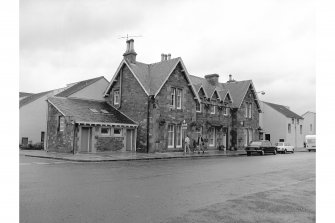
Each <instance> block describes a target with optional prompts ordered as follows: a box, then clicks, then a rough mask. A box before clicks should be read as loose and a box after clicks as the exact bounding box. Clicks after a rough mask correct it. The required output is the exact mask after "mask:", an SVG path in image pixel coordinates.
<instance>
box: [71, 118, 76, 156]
mask: <svg viewBox="0 0 335 223" xmlns="http://www.w3.org/2000/svg"><path fill="white" fill-rule="evenodd" d="M75 139H76V122H75V121H73V142H72V151H73V155H74V154H75V151H74V144H75Z"/></svg>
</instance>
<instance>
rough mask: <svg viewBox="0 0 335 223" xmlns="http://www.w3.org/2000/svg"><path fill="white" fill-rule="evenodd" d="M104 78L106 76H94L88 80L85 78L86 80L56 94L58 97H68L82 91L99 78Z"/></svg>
mask: <svg viewBox="0 0 335 223" xmlns="http://www.w3.org/2000/svg"><path fill="white" fill-rule="evenodd" d="M102 78H104V76H101V77H96V78H92V79H88V80H84V81H80V82H78V83H76V84H74V85H73V86H71V87H69V88H67V89H66V90H64V91H62V92H60V93H58V94H56V95H55V96H57V97H68V96H70V95H72V94H74V93H76V92H78V91H80V90H81V89H83V88H85V87H87V86H89V85H91V84H93V83H95V82H97V81H98V80H100V79H102Z"/></svg>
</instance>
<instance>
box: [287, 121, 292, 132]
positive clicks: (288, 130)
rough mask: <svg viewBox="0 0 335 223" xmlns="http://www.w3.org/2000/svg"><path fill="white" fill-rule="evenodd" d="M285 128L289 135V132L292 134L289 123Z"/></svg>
mask: <svg viewBox="0 0 335 223" xmlns="http://www.w3.org/2000/svg"><path fill="white" fill-rule="evenodd" d="M287 128H288V129H287V132H288V133H289V134H291V132H292V131H291V123H288V126H287Z"/></svg>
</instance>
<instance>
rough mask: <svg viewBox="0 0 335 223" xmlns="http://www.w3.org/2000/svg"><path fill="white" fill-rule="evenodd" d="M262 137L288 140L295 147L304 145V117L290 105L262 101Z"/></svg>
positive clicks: (276, 140)
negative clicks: (291, 108) (289, 106)
mask: <svg viewBox="0 0 335 223" xmlns="http://www.w3.org/2000/svg"><path fill="white" fill-rule="evenodd" d="M261 109H262V113H261V114H260V128H261V129H262V133H261V138H262V139H266V140H269V141H271V143H272V144H274V143H276V142H288V143H290V144H291V145H292V146H294V147H303V145H304V136H303V126H304V119H303V117H301V116H299V115H297V114H296V113H294V112H292V111H291V110H290V109H289V108H288V107H286V106H283V105H278V104H273V103H269V102H263V101H262V102H261Z"/></svg>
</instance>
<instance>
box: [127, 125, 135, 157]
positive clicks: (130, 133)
mask: <svg viewBox="0 0 335 223" xmlns="http://www.w3.org/2000/svg"><path fill="white" fill-rule="evenodd" d="M134 139H135V131H134V129H127V132H126V151H132V152H134V151H135V143H134Z"/></svg>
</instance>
